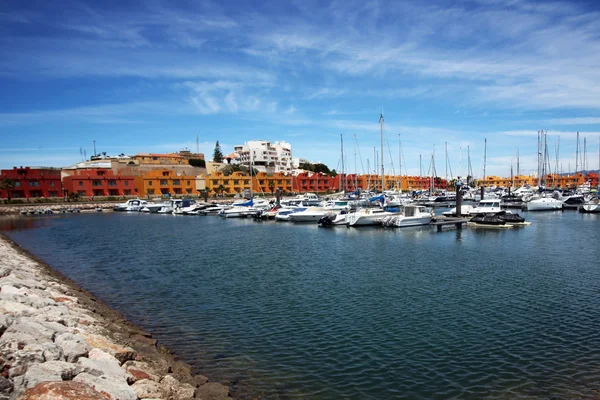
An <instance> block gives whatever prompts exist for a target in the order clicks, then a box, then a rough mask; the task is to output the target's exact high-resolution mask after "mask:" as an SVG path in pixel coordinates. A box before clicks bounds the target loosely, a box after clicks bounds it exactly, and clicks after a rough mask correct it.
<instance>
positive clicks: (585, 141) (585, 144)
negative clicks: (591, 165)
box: [582, 137, 587, 171]
mask: <svg viewBox="0 0 600 400" xmlns="http://www.w3.org/2000/svg"><path fill="white" fill-rule="evenodd" d="M586 153H587V138H586V137H584V138H583V168H582V170H583V171H587V156H586Z"/></svg>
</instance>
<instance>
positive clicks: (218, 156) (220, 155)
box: [213, 140, 223, 163]
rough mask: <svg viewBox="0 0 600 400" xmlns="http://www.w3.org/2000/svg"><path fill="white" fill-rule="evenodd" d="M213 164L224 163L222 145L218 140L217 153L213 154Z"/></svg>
mask: <svg viewBox="0 0 600 400" xmlns="http://www.w3.org/2000/svg"><path fill="white" fill-rule="evenodd" d="M213 162H216V163H222V162H223V152H222V151H221V145H220V144H219V141H218V140H217V144H216V145H215V152H214V153H213Z"/></svg>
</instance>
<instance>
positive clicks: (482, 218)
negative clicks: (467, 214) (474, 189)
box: [469, 213, 506, 225]
mask: <svg viewBox="0 0 600 400" xmlns="http://www.w3.org/2000/svg"><path fill="white" fill-rule="evenodd" d="M469 222H472V223H475V224H480V225H506V221H505V220H504V219H502V218H500V217H499V216H498V214H486V213H479V214H476V215H474V216H473V217H472V218H471V219H470V220H469Z"/></svg>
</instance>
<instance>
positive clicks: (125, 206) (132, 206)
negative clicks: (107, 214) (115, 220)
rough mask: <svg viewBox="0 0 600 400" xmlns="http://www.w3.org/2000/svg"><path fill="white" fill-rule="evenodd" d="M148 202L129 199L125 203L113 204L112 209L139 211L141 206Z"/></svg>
mask: <svg viewBox="0 0 600 400" xmlns="http://www.w3.org/2000/svg"><path fill="white" fill-rule="evenodd" d="M147 204H148V202H147V201H146V200H141V199H130V200H127V201H126V202H125V203H120V204H115V206H114V207H113V210H114V211H140V210H141V209H142V208H144V207H146V205H147Z"/></svg>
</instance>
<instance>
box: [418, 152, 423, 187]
mask: <svg viewBox="0 0 600 400" xmlns="http://www.w3.org/2000/svg"><path fill="white" fill-rule="evenodd" d="M422 179H423V159H422V158H421V155H420V154H419V189H422V188H423V184H422V183H421V180H422Z"/></svg>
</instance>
